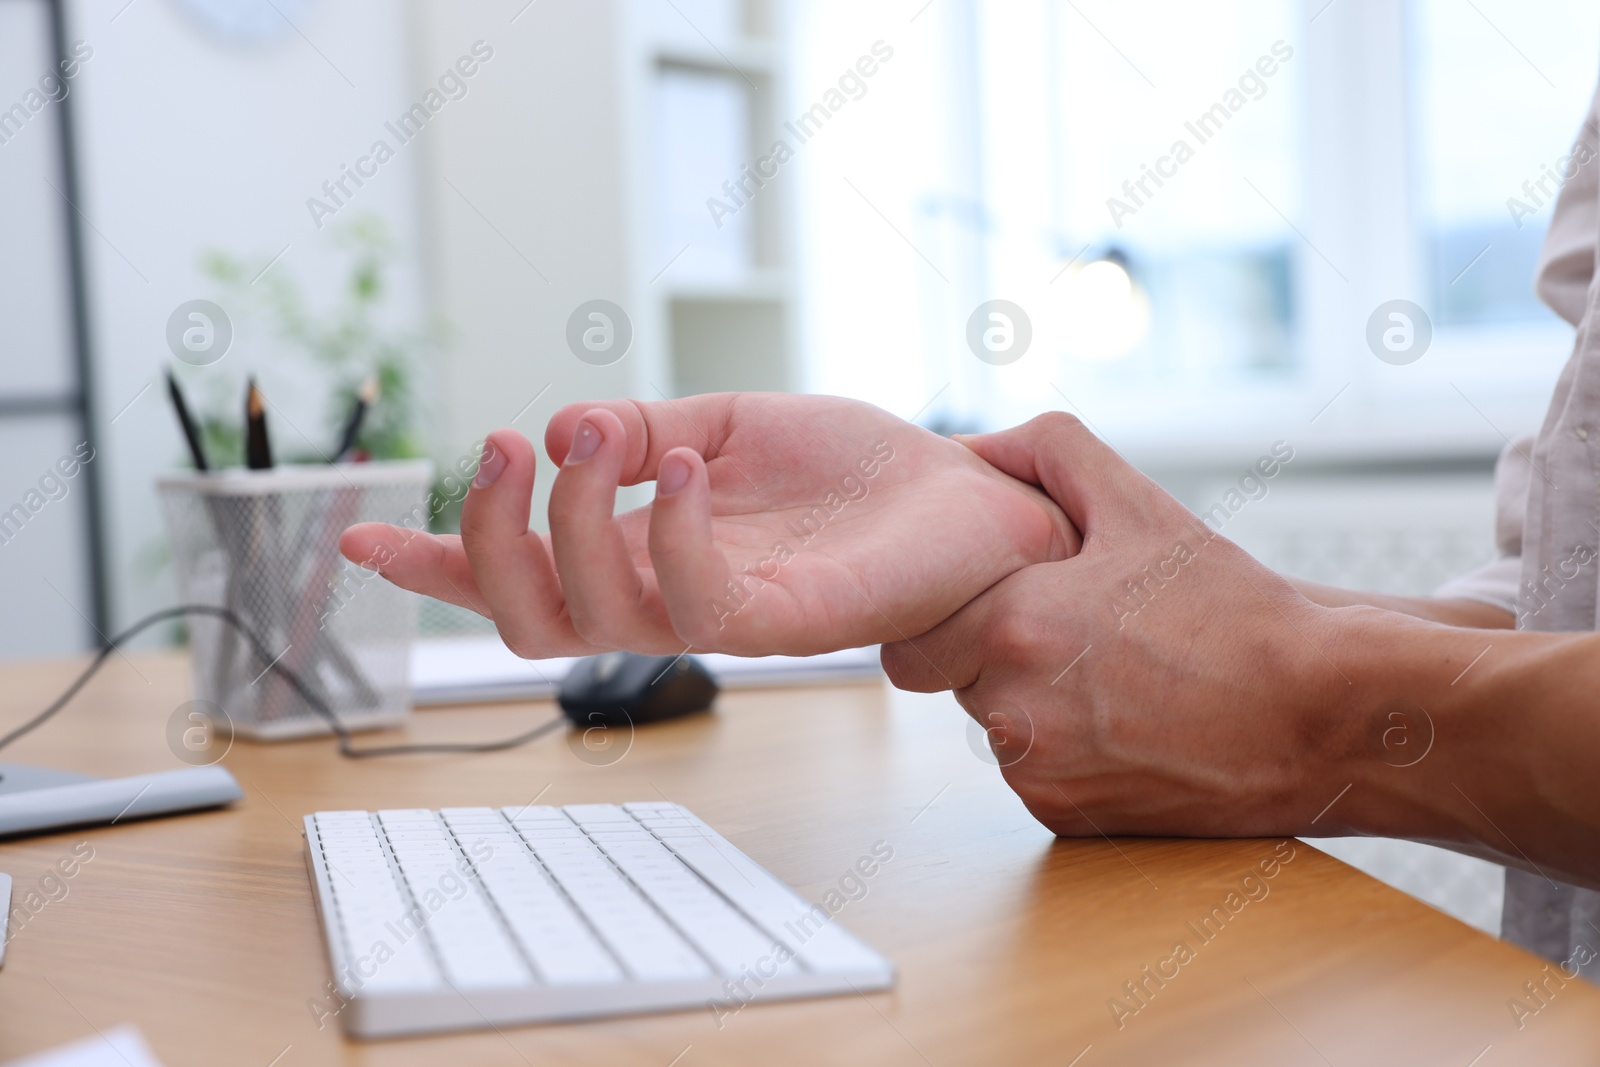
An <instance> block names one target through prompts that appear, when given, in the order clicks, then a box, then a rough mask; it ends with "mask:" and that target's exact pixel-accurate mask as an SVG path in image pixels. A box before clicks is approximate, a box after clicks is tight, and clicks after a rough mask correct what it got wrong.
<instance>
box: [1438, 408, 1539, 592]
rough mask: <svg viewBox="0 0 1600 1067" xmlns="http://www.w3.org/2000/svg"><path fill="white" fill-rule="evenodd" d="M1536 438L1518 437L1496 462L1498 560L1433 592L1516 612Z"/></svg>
mask: <svg viewBox="0 0 1600 1067" xmlns="http://www.w3.org/2000/svg"><path fill="white" fill-rule="evenodd" d="M1532 454H1533V437H1532V435H1529V436H1527V437H1521V438H1518V439H1517V440H1515V441H1512V442H1511V443H1510V444H1508V445H1506V447H1505V448H1504V449H1503V450H1502V451H1501V453H1500V458H1499V460H1497V461H1496V462H1495V465H1494V510H1495V517H1494V540H1495V559H1494V562H1492V563H1486V564H1484V565H1483V566H1482V567H1479V568H1478V569H1477V570H1475V571H1469V572H1468V573H1466V574H1463V575H1461V576H1460V577H1457V578H1452V579H1450V580H1449V581H1448V582H1446V583H1444V584H1443V585H1441V586H1440V587H1439V588H1438V589H1436V590H1435V591H1434V594H1433V595H1434V596H1436V597H1440V598H1448V599H1452V600H1455V599H1461V600H1476V601H1479V602H1480V603H1484V604H1490V605H1493V606H1494V607H1497V608H1500V609H1501V610H1502V611H1507V612H1510V613H1511V614H1512V615H1515V614H1516V613H1517V593H1518V590H1519V589H1520V588H1521V585H1522V517H1523V513H1524V512H1525V511H1526V510H1527V506H1528V481H1529V478H1530V476H1531V475H1532V473H1533V464H1532V461H1531V460H1530V459H1529V458H1528V457H1529V456H1531V455H1532Z"/></svg>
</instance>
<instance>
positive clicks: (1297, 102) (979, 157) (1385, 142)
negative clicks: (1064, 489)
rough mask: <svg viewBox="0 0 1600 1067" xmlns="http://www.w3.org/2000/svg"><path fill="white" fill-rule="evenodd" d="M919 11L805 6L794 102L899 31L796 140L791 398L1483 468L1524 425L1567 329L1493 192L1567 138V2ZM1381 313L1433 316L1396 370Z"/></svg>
mask: <svg viewBox="0 0 1600 1067" xmlns="http://www.w3.org/2000/svg"><path fill="white" fill-rule="evenodd" d="M914 10H915V9H914V8H912V9H908V10H907V11H905V12H901V13H899V14H897V15H896V16H895V17H892V18H891V17H889V16H887V15H872V16H867V15H863V14H862V13H861V10H860V8H859V5H854V4H850V3H848V2H846V0H806V2H804V3H802V5H801V8H800V17H799V19H798V20H797V21H798V28H799V33H798V37H797V42H796V43H797V63H796V78H795V84H794V87H793V90H792V91H793V95H794V96H795V97H796V99H797V103H798V104H799V106H800V107H804V106H805V105H806V104H808V103H809V102H810V100H811V98H812V97H815V96H818V95H819V94H820V93H821V92H822V91H823V90H824V89H826V87H827V86H828V85H829V84H831V83H832V82H833V81H834V80H835V79H836V78H837V76H838V73H839V72H840V71H842V70H845V69H846V68H848V67H849V65H850V64H851V63H852V62H853V61H854V59H855V57H856V55H857V54H858V53H864V52H866V51H867V50H868V49H869V48H870V47H871V45H872V44H873V42H874V41H877V40H882V41H884V42H886V43H887V44H888V45H890V46H891V47H892V48H893V49H894V58H893V59H892V60H891V61H889V62H887V63H885V64H884V65H883V69H882V70H881V71H880V72H879V73H878V74H877V76H876V77H874V78H873V79H872V81H871V83H870V92H869V94H868V95H867V96H865V97H864V98H863V99H862V100H861V101H860V102H859V103H852V104H851V105H850V108H849V109H848V110H847V112H846V113H843V114H841V115H840V116H838V118H836V119H835V120H833V121H832V122H830V124H829V125H828V127H827V129H826V131H825V133H823V134H822V135H819V136H817V137H816V138H815V139H814V140H812V141H810V142H809V143H807V144H806V145H805V146H804V148H803V149H802V150H801V152H800V153H799V157H800V158H799V161H798V166H799V169H800V173H802V174H803V176H804V177H803V193H802V206H801V211H800V218H801V219H802V221H803V225H802V228H801V230H802V232H801V241H802V250H803V257H802V258H803V263H804V271H803V274H804V282H805V286H804V292H805V298H806V308H807V312H808V315H807V328H806V335H805V337H804V339H803V343H804V351H805V352H806V353H807V359H806V366H807V368H808V370H809V372H810V375H811V380H810V381H809V383H808V385H809V386H810V387H811V388H814V389H816V390H819V391H826V392H835V393H843V394H847V395H854V396H859V397H862V398H865V399H868V400H872V401H873V402H875V403H879V404H881V405H883V406H885V407H887V408H889V409H890V410H893V411H895V412H897V413H899V414H902V415H906V416H911V415H913V414H914V413H918V412H920V413H921V417H922V419H923V421H925V422H928V421H931V422H933V423H935V424H939V425H943V426H955V427H968V426H996V425H1008V424H1011V423H1013V422H1016V421H1019V420H1021V419H1024V418H1027V417H1029V416H1031V415H1032V414H1035V413H1037V412H1038V411H1041V410H1044V409H1047V408H1061V407H1068V408H1076V409H1078V410H1079V411H1080V412H1082V413H1083V414H1085V415H1086V416H1088V417H1089V418H1090V421H1091V422H1093V423H1094V424H1095V425H1097V426H1098V427H1099V428H1100V429H1101V430H1102V431H1103V432H1104V433H1105V434H1106V436H1107V437H1109V438H1111V439H1112V440H1113V442H1114V443H1117V444H1119V445H1120V444H1123V443H1127V444H1129V445H1132V446H1137V445H1145V444H1148V445H1151V446H1152V447H1154V446H1157V445H1161V444H1163V443H1165V444H1168V445H1171V444H1175V443H1177V442H1183V441H1193V440H1195V439H1196V438H1197V437H1205V438H1210V439H1226V438H1237V439H1239V440H1241V441H1245V440H1247V441H1249V442H1254V441H1255V440H1256V439H1257V437H1260V436H1262V435H1265V434H1271V435H1272V436H1273V437H1278V436H1284V434H1285V433H1286V432H1288V431H1287V430H1285V429H1284V428H1283V426H1284V424H1285V423H1286V422H1292V423H1293V424H1294V426H1295V427H1296V429H1297V431H1298V432H1302V433H1305V434H1306V435H1308V436H1311V435H1323V436H1325V437H1329V438H1330V439H1331V438H1339V440H1340V441H1342V442H1343V443H1344V445H1346V446H1348V447H1349V448H1363V449H1368V450H1370V449H1371V448H1372V447H1374V445H1375V444H1376V445H1377V446H1378V447H1385V448H1387V447H1391V446H1392V448H1393V449H1394V450H1397V451H1399V452H1404V451H1406V450H1411V451H1413V452H1415V451H1427V452H1438V451H1440V450H1441V449H1443V450H1446V451H1449V450H1458V451H1459V450H1467V451H1473V452H1476V453H1483V454H1486V453H1487V452H1488V451H1492V450H1493V449H1497V448H1498V447H1499V445H1500V444H1501V442H1502V437H1501V434H1502V429H1501V428H1502V427H1504V429H1505V432H1513V431H1515V430H1522V429H1532V428H1534V427H1535V426H1537V423H1538V419H1539V416H1540V415H1541V414H1542V410H1543V404H1544V402H1545V400H1546V399H1547V397H1548V392H1549V388H1550V385H1551V384H1552V382H1553V380H1554V376H1555V374H1556V372H1557V370H1558V369H1559V366H1560V363H1561V361H1562V360H1563V359H1564V358H1565V355H1566V352H1567V350H1568V346H1569V345H1570V330H1568V329H1567V328H1566V327H1565V326H1564V324H1561V323H1560V322H1559V321H1557V320H1556V319H1555V318H1554V316H1553V315H1551V314H1550V313H1548V312H1547V311H1545V310H1543V308H1542V307H1541V306H1540V305H1538V304H1537V302H1536V301H1535V300H1534V299H1533V298H1532V296H1531V284H1532V270H1533V262H1534V258H1535V256H1536V254H1537V249H1538V244H1539V241H1540V239H1541V238H1542V235H1543V229H1544V226H1545V224H1546V223H1547V221H1548V218H1549V207H1548V205H1545V206H1544V207H1542V208H1539V209H1538V210H1537V212H1536V214H1535V215H1534V216H1532V217H1529V218H1526V219H1521V220H1514V219H1512V217H1511V215H1510V214H1509V213H1508V209H1507V205H1506V199H1507V197H1508V196H1512V195H1515V194H1517V193H1518V192H1519V191H1520V190H1521V186H1522V182H1523V181H1524V180H1525V179H1530V178H1531V179H1535V180H1537V178H1538V177H1539V176H1540V174H1541V173H1542V172H1541V167H1542V166H1544V165H1554V164H1555V163H1556V161H1557V160H1559V159H1560V157H1562V156H1564V155H1565V154H1566V153H1567V151H1568V148H1569V146H1570V144H1571V141H1572V138H1573V135H1574V133H1575V132H1576V130H1577V126H1578V122H1579V120H1580V119H1581V117H1582V114H1583V110H1584V107H1585V105H1586V103H1587V101H1588V99H1589V95H1590V93H1591V92H1592V89H1593V80H1594V73H1595V66H1596V59H1597V56H1600V11H1596V10H1595V9H1593V7H1592V5H1587V4H1583V3H1580V2H1577V0H1571V2H1566V0H1563V2H1562V3H1559V4H1554V5H1550V6H1549V9H1548V11H1546V10H1545V8H1544V7H1541V9H1540V14H1539V16H1538V17H1537V18H1530V17H1529V16H1528V15H1527V14H1526V13H1525V10H1523V9H1519V8H1517V7H1516V6H1515V5H1514V4H1512V3H1511V2H1510V0H1473V3H1470V4H1469V3H1466V2H1465V0H1415V2H1412V3H1408V4H1406V5H1403V6H1402V5H1364V4H1350V3H1342V2H1340V0H1335V3H1333V4H1331V5H1330V4H1327V0H1225V2H1224V0H1218V2H1215V3H1208V4H1204V5H1197V4H1182V3H1178V2H1175V0H1169V2H1154V0H1146V2H1142V3H1127V2H1124V3H1116V2H1113V0H1074V2H1072V3H1068V2H1066V0H1005V2H1003V3H1002V2H999V0H989V2H983V0H940V2H939V3H936V4H932V5H930V6H928V7H926V8H923V9H921V10H920V11H915V14H914V17H910V16H911V15H912V12H913V11H914ZM1517 221H1521V222H1522V225H1521V227H1520V228H1519V227H1518V226H1517V225H1516V222H1517ZM1480 252H1481V253H1482V254H1481V256H1480ZM1474 257H1478V258H1476V259H1475V258H1474ZM1396 298H1404V299H1408V300H1412V301H1415V302H1417V303H1418V304H1420V305H1422V307H1423V308H1424V310H1425V311H1426V312H1427V313H1428V315H1429V316H1430V318H1431V319H1432V322H1433V326H1434V335H1433V341H1432V347H1431V348H1430V350H1429V352H1428V353H1427V355H1426V356H1425V357H1424V358H1423V359H1422V360H1420V361H1419V362H1417V363H1416V364H1414V365H1411V366H1400V367H1396V366H1391V365H1389V364H1386V363H1382V362H1380V361H1379V360H1378V359H1376V358H1374V356H1373V354H1372V353H1371V352H1370V351H1369V350H1368V348H1367V344H1366V340H1365V338H1366V327H1367V321H1368V319H1369V317H1370V316H1371V315H1372V314H1373V313H1374V310H1375V309H1376V308H1377V307H1378V306H1379V305H1381V304H1383V303H1384V302H1386V301H1388V300H1391V299H1396ZM992 299H1003V300H1008V301H1012V302H1014V303H1015V304H1016V305H1018V306H1019V307H1020V308H1022V309H1023V311H1024V312H1025V314H1026V316H1027V319H1028V323H1029V326H1030V327H1031V333H1032V339H1031V343H1030V347H1029V349H1028V351H1027V353H1026V354H1025V355H1024V356H1023V357H1022V358H1020V359H1017V360H1016V361H1015V362H1012V363H1009V364H1005V365H991V364H989V363H986V362H984V361H982V360H979V359H977V358H974V354H973V352H972V351H971V350H970V349H969V344H968V341H967V326H968V319H969V317H970V316H971V315H972V313H973V312H974V309H976V308H977V307H978V306H979V304H980V303H982V302H984V301H988V300H992ZM1463 398H1466V399H1465V402H1464V400H1463ZM1334 401H1337V403H1333V402H1334ZM1475 409H1476V410H1475ZM1324 410H1326V411H1327V416H1326V417H1325V418H1324V417H1323V416H1322V415H1321V412H1322V411H1324ZM1313 418H1315V419H1316V420H1317V422H1316V426H1315V429H1314V430H1312V429H1307V427H1309V426H1311V423H1312V420H1313ZM1267 439H1268V440H1271V439H1272V438H1271V437H1269V438H1267Z"/></svg>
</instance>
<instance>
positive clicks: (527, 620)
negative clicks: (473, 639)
mask: <svg viewBox="0 0 1600 1067" xmlns="http://www.w3.org/2000/svg"><path fill="white" fill-rule="evenodd" d="M536 463H537V459H536V457H535V455H534V451H533V445H532V444H530V443H529V442H528V440H527V438H525V437H523V436H522V435H521V434H520V433H517V432H516V431H515V430H496V431H495V432H494V433H492V434H490V435H489V436H488V438H487V439H485V441H484V451H483V456H482V457H481V458H480V459H479V460H478V475H477V477H476V478H474V479H473V483H472V489H471V490H470V491H468V493H467V499H466V501H465V502H464V503H463V504H462V505H461V542H462V545H463V546H464V548H465V549H466V555H467V560H468V561H469V563H470V564H471V567H472V573H473V575H474V577H475V578H476V579H477V585H478V588H479V589H480V590H481V595H482V596H483V597H484V599H485V600H487V601H488V603H489V606H490V608H491V612H492V613H491V615H490V617H491V618H493V619H494V622H495V626H496V628H497V629H499V631H500V637H501V639H502V640H504V641H505V643H506V647H507V648H510V649H511V650H512V651H513V652H515V653H516V654H517V655H519V656H523V657H525V658H528V659H538V658H542V657H546V656H559V655H570V654H572V653H573V652H575V651H583V650H584V649H583V648H582V645H581V642H578V641H577V640H576V634H575V633H574V632H573V630H572V629H571V627H570V625H569V624H568V623H567V620H566V616H565V614H564V611H563V603H562V596H561V585H560V583H559V582H558V581H557V580H556V574H555V567H554V566H553V565H552V564H551V562H550V554H549V552H548V550H546V548H545V546H544V540H543V539H542V538H541V537H540V536H539V535H538V534H536V533H534V532H532V531H531V530H529V529H528V513H529V509H530V508H531V506H532V499H533V479H534V473H535V466H536ZM575 645H577V646H578V647H574V646H575Z"/></svg>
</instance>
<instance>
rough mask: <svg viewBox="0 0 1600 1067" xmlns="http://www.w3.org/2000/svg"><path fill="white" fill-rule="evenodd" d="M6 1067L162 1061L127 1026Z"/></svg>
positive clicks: (130, 1066) (112, 1066)
mask: <svg viewBox="0 0 1600 1067" xmlns="http://www.w3.org/2000/svg"><path fill="white" fill-rule="evenodd" d="M5 1067H161V1061H160V1060H158V1059H156V1057H155V1054H154V1053H152V1052H151V1051H150V1046H149V1045H146V1044H145V1043H144V1036H143V1035H142V1034H140V1033H139V1028H138V1027H137V1026H134V1025H132V1024H130V1023H124V1024H123V1025H121V1026H117V1027H113V1028H112V1029H110V1030H106V1031H104V1032H103V1033H100V1034H94V1035H92V1036H90V1037H86V1038H84V1039H83V1040H82V1041H74V1042H73V1043H72V1044H70V1045H62V1046H61V1047H60V1048H54V1049H50V1050H49V1051H46V1052H39V1053H35V1054H34V1055H32V1056H27V1057H24V1058H23V1059H20V1060H12V1061H11V1062H10V1063H8V1064H6V1065H5Z"/></svg>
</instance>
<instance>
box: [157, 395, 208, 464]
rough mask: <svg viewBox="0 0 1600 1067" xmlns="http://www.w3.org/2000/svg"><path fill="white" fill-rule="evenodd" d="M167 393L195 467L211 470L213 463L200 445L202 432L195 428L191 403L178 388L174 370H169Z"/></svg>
mask: <svg viewBox="0 0 1600 1067" xmlns="http://www.w3.org/2000/svg"><path fill="white" fill-rule="evenodd" d="M167 395H168V396H170V397H171V398H172V410H173V411H175V412H177V415H178V425H179V426H180V427H182V429H183V439H184V440H185V441H187V442H188V443H189V456H190V458H192V459H193V460H194V469H195V470H197V471H205V470H210V469H211V465H210V464H208V463H207V462H206V450H205V449H204V448H203V447H201V445H200V433H199V431H198V430H196V429H195V426H194V419H193V418H192V417H191V416H190V414H189V405H188V404H186V403H184V401H183V391H182V390H181V389H179V388H178V379H177V378H175V377H173V375H172V372H171V371H170V370H169V371H167Z"/></svg>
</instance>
